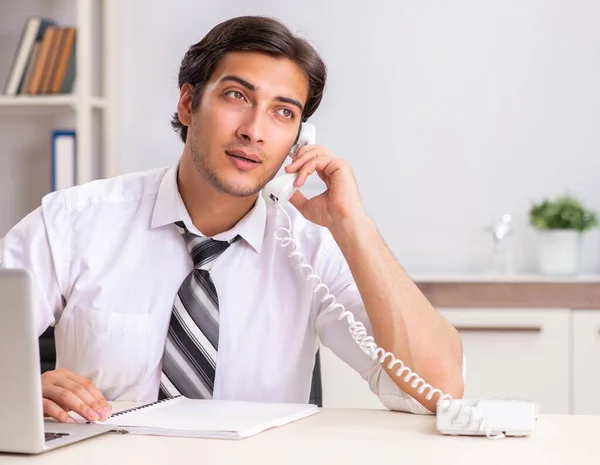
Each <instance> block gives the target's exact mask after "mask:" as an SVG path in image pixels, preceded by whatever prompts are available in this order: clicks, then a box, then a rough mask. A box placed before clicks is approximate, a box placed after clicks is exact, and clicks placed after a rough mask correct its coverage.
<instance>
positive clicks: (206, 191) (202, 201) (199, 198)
mask: <svg viewBox="0 0 600 465" xmlns="http://www.w3.org/2000/svg"><path fill="white" fill-rule="evenodd" d="M177 187H178V189H179V193H180V195H181V198H182V199H183V203H184V205H185V208H186V209H187V211H188V213H189V215H190V218H191V219H192V223H194V226H196V228H197V229H198V231H200V232H201V233H202V234H204V235H205V236H207V237H212V236H214V235H216V234H219V233H222V232H224V231H228V230H230V229H231V228H233V227H234V226H235V225H236V224H237V223H238V222H239V221H240V220H241V219H242V218H243V217H244V216H246V214H247V213H248V212H249V211H250V210H251V209H252V207H253V206H254V204H255V202H256V197H257V196H256V195H254V196H250V197H234V196H231V195H227V194H224V193H223V192H219V191H217V190H215V189H214V188H213V187H212V186H211V185H209V184H208V183H207V182H206V180H205V179H204V178H203V177H202V175H201V174H200V173H198V171H197V170H196V167H195V166H194V164H193V162H192V160H191V157H186V156H183V157H182V158H181V162H180V166H179V170H178V173H177Z"/></svg>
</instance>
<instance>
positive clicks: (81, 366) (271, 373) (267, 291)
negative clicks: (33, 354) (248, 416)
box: [0, 165, 428, 413]
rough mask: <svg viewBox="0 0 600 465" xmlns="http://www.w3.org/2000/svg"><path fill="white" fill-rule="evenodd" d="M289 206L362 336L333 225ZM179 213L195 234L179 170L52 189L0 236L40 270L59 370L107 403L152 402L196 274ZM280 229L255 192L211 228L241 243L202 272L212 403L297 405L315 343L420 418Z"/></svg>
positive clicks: (13, 257) (9, 257)
mask: <svg viewBox="0 0 600 465" xmlns="http://www.w3.org/2000/svg"><path fill="white" fill-rule="evenodd" d="M286 211H287V212H288V213H289V215H290V216H291V218H292V224H293V237H294V238H295V240H296V241H297V243H298V251H300V252H301V253H302V254H303V255H304V257H305V260H306V261H307V263H309V264H311V265H312V266H313V267H314V270H315V273H316V274H317V275H319V276H320V277H321V279H322V280H323V282H324V283H325V284H326V285H327V286H328V287H329V288H330V291H331V293H332V294H334V295H335V296H336V299H337V301H338V302H339V303H342V304H343V305H344V306H345V307H346V309H348V310H350V311H352V312H353V313H354V315H355V317H356V318H357V320H358V321H362V322H363V323H365V325H366V327H367V329H368V331H369V334H372V331H371V327H370V325H369V324H368V319H367V314H366V311H365V308H364V305H363V303H362V300H361V297H360V295H359V293H358V290H357V287H356V285H355V283H354V281H353V278H352V275H351V273H350V270H349V268H348V265H347V263H346V261H345V259H344V257H343V255H342V254H341V252H340V250H339V249H338V247H337V244H336V242H335V241H334V240H333V238H332V236H331V234H330V232H329V231H328V230H327V229H326V228H322V227H320V226H317V225H314V224H312V223H310V222H308V221H306V220H305V219H304V218H303V217H302V215H301V214H300V213H299V212H298V211H297V210H296V209H295V208H293V207H292V206H291V205H289V204H288V205H287V206H286ZM178 220H182V221H183V222H184V223H185V224H186V226H187V228H188V229H189V230H190V231H192V232H194V233H195V234H198V235H200V234H201V233H200V232H199V231H198V230H197V229H196V228H195V227H194V225H193V224H192V222H191V219H190V216H189V214H188V212H187V210H186V208H185V206H184V204H183V201H182V199H181V197H180V195H179V191H178V188H177V165H175V166H173V167H166V168H160V169H154V170H150V171H147V172H142V173H134V174H127V175H123V176H119V177H116V178H112V179H108V180H98V181H93V182H91V183H88V184H85V185H82V186H77V187H74V188H72V189H68V190H63V191H59V192H54V193H51V194H49V195H47V196H45V197H44V198H43V200H42V203H41V206H40V207H39V208H37V209H36V210H35V211H33V212H32V213H30V214H29V215H28V216H27V217H25V218H24V219H23V220H22V221H21V222H20V223H19V224H18V225H16V226H15V227H14V228H13V229H12V230H11V231H9V233H8V234H7V235H6V236H5V238H4V241H3V244H2V246H1V247H2V248H1V250H0V261H1V262H2V265H1V266H3V267H6V268H28V269H30V270H31V271H32V272H33V273H34V275H35V277H36V283H37V288H36V291H35V296H34V302H35V312H36V325H37V332H38V334H41V333H42V332H43V331H44V330H45V329H46V328H47V327H48V326H49V325H54V326H55V338H56V350H57V367H65V368H68V369H70V370H72V371H73V372H75V373H77V374H79V375H81V376H84V377H87V378H89V379H90V380H91V381H93V382H94V384H95V385H96V386H97V387H98V388H99V389H100V390H101V391H102V393H103V395H104V396H105V397H106V398H107V399H108V400H129V401H153V400H156V398H157V395H158V387H159V380H160V373H161V359H162V355H163V350H164V347H165V341H166V335H167V329H168V326H169V319H170V315H171V308H172V304H173V299H174V297H175V295H176V293H177V290H178V288H179V286H180V284H181V283H182V281H183V280H184V278H185V277H186V275H187V274H188V273H189V272H190V271H191V270H192V268H193V264H192V260H191V257H190V255H189V253H188V250H187V248H186V246H185V243H184V241H183V238H182V237H181V235H180V233H179V232H178V230H177V228H176V226H175V225H174V224H173V223H174V222H175V221H178ZM280 226H287V218H286V217H285V215H284V214H283V212H281V211H279V210H278V208H272V207H269V206H267V205H266V204H265V202H264V200H263V199H262V197H260V196H259V198H258V201H257V202H256V204H255V206H254V208H253V209H252V210H251V211H250V212H249V213H248V214H247V215H246V216H245V217H244V218H243V219H242V220H241V221H240V222H239V223H238V224H237V225H236V226H235V227H234V228H233V229H231V230H230V231H227V232H224V233H222V234H219V235H217V236H214V238H215V239H223V240H227V239H231V238H233V237H235V235H237V234H239V235H240V236H241V237H242V238H243V240H240V241H237V242H235V243H234V244H233V245H232V246H231V247H229V249H227V251H225V253H223V255H221V256H220V257H219V258H218V259H217V260H216V262H215V263H214V265H213V268H212V270H211V276H212V279H213V282H214V284H215V287H216V289H217V293H218V296H219V313H220V317H219V318H220V320H219V350H218V355H217V370H216V378H215V385H214V393H213V396H214V398H215V399H240V400H253V401H273V402H307V401H308V398H309V393H310V388H311V378H312V370H313V366H314V360H315V352H316V350H317V349H318V347H319V344H320V343H322V344H323V345H325V346H327V347H329V348H330V349H331V350H332V351H333V352H334V353H335V354H337V356H339V357H340V358H341V359H343V360H344V361H345V362H346V363H348V364H349V365H350V366H351V367H352V368H353V369H355V370H356V371H357V372H358V373H359V374H360V375H361V376H362V377H363V378H364V379H365V380H366V382H368V384H369V387H370V388H371V390H372V391H373V392H374V393H375V394H377V395H378V396H379V398H380V399H381V401H382V403H383V404H384V405H385V406H386V407H388V408H390V409H392V410H401V411H410V412H414V413H428V410H426V409H425V408H424V407H423V406H422V405H421V404H420V403H419V402H417V401H416V400H415V399H413V398H412V397H410V396H408V395H407V394H405V393H404V392H402V391H401V390H400V389H399V388H398V386H397V385H396V384H395V383H394V382H393V381H392V380H391V379H390V377H389V376H388V375H387V373H386V372H385V371H384V370H383V369H382V367H381V366H380V365H379V364H378V363H377V361H373V360H371V359H369V358H368V357H367V356H366V355H365V354H364V353H363V352H362V351H361V350H360V348H359V347H358V346H357V345H356V343H355V342H354V340H353V339H352V337H351V335H350V333H349V331H348V324H347V322H346V320H338V319H337V317H338V315H339V310H334V311H333V312H332V311H324V304H322V303H321V302H320V297H321V294H314V293H313V292H312V287H311V283H307V282H306V281H305V280H304V279H303V278H302V277H301V275H300V274H299V272H298V270H297V269H296V268H295V266H294V262H293V261H292V260H290V259H289V258H288V256H287V252H288V250H286V249H284V248H282V247H280V244H279V242H278V241H277V240H276V239H275V237H274V231H275V229H276V228H277V227H280ZM327 303H328V302H327Z"/></svg>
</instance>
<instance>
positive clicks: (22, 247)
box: [0, 206, 63, 336]
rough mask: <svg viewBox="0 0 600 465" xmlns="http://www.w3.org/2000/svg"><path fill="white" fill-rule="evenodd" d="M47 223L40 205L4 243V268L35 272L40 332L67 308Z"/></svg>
mask: <svg viewBox="0 0 600 465" xmlns="http://www.w3.org/2000/svg"><path fill="white" fill-rule="evenodd" d="M47 226H48V225H47V221H45V218H44V211H43V208H42V207H41V206H40V207H38V208H37V209H36V210H34V211H33V212H31V213H30V214H28V215H27V216H26V217H25V218H23V219H22V220H21V221H20V222H19V223H18V224H17V225H16V226H14V227H13V228H12V229H11V230H10V231H9V232H8V233H7V234H6V236H4V239H3V240H2V242H1V243H0V268H20V269H28V270H29V271H31V272H32V273H33V276H34V289H33V305H34V319H35V324H36V329H37V334H38V336H39V335H41V334H42V333H43V332H44V331H45V330H46V329H47V328H48V326H50V325H54V324H55V323H56V321H57V320H58V318H59V316H60V313H61V312H62V309H63V302H62V296H61V292H60V287H59V284H58V280H59V277H58V275H57V272H56V266H55V259H56V258H57V256H56V254H55V253H54V252H53V250H52V248H51V242H50V240H49V233H48V228H47Z"/></svg>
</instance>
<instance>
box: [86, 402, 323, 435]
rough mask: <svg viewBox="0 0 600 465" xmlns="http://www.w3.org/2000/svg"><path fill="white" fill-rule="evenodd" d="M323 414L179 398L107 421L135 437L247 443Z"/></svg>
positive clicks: (298, 407) (303, 407)
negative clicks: (224, 440)
mask: <svg viewBox="0 0 600 465" xmlns="http://www.w3.org/2000/svg"><path fill="white" fill-rule="evenodd" d="M318 412H319V408H318V407H317V406H316V405H314V404H294V403H273V402H248V401H228V400H204V399H189V398H187V397H183V396H177V397H173V398H169V399H163V400H159V401H156V402H152V403H150V404H145V405H142V406H139V407H135V408H132V409H128V410H123V411H121V412H116V413H114V414H113V415H112V416H111V417H109V418H108V419H107V420H106V421H104V422H100V421H97V422H95V423H102V424H109V425H114V426H115V427H117V429H122V430H125V431H127V432H129V433H132V434H141V435H150V436H176V437H186V438H212V439H243V438H247V437H250V436H254V435H256V434H258V433H261V432H263V431H265V430H267V429H271V428H275V427H279V426H283V425H286V424H288V423H291V422H294V421H297V420H300V419H302V418H305V417H308V416H310V415H313V414H315V413H318Z"/></svg>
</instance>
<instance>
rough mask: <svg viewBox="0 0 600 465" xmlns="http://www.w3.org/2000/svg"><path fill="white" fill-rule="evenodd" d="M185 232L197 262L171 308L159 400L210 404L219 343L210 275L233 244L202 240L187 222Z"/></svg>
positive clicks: (215, 295)
mask: <svg viewBox="0 0 600 465" xmlns="http://www.w3.org/2000/svg"><path fill="white" fill-rule="evenodd" d="M175 225H176V226H177V227H178V229H179V231H180V232H181V234H182V236H183V238H184V240H185V243H186V245H187V248H188V250H189V252H190V254H191V256H192V260H193V262H194V269H193V270H192V271H191V272H190V274H189V275H188V276H187V277H186V278H185V280H184V281H183V283H182V284H181V287H180V288H179V291H178V292H177V296H176V298H175V303H174V304H173V311H172V313H171V320H170V323H169V332H168V334H167V343H166V346H165V352H164V356H163V365H162V373H161V379H160V389H159V399H165V398H169V397H174V396H176V395H183V396H185V397H189V398H192V399H211V398H212V394H213V388H214V382H215V369H216V360H217V349H218V344H219V301H218V298H217V291H216V289H215V286H214V284H213V282H212V279H211V277H210V274H209V269H210V267H211V265H212V264H213V262H214V261H215V259H216V258H217V257H218V256H219V255H221V254H222V253H223V252H225V250H226V249H227V248H228V247H229V245H230V244H231V242H234V241H235V240H237V239H238V238H239V236H236V238H235V239H233V240H232V241H230V242H226V241H215V240H214V239H210V238H207V237H199V236H196V235H194V234H192V233H191V232H189V231H188V230H187V228H186V227H185V225H184V224H183V222H180V221H178V222H176V223H175Z"/></svg>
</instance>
